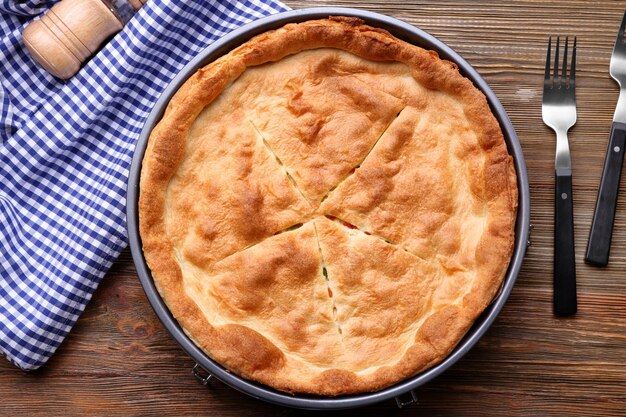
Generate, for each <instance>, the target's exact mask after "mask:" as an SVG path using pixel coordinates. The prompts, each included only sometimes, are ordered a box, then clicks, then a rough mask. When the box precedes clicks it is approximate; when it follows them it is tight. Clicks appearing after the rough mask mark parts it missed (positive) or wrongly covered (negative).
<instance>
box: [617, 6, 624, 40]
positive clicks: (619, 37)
mask: <svg viewBox="0 0 626 417" xmlns="http://www.w3.org/2000/svg"><path fill="white" fill-rule="evenodd" d="M624 29H626V11H625V12H624V17H623V18H622V24H621V25H620V27H619V32H617V42H616V43H617V44H620V43H622V42H624Z"/></svg>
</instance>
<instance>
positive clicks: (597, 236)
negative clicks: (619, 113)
mask: <svg viewBox="0 0 626 417" xmlns="http://www.w3.org/2000/svg"><path fill="white" fill-rule="evenodd" d="M625 146H626V123H620V122H613V125H612V126H611V136H610V138H609V147H608V149H607V151H606V157H605V158H604V169H603V170H602V179H601V180H600V189H599V190H598V198H597V200H596V208H595V211H594V213H593V222H592V223H591V231H590V232H589V242H588V243H587V253H586V254H585V261H586V262H588V263H590V264H593V265H596V266H606V265H607V264H608V263H609V251H610V249H611V237H612V235H613V222H614V221H615V210H616V208H617V192H618V191H619V180H620V177H621V175H622V164H623V162H624V147H625Z"/></svg>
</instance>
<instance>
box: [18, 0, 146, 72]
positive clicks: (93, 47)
mask: <svg viewBox="0 0 626 417" xmlns="http://www.w3.org/2000/svg"><path fill="white" fill-rule="evenodd" d="M145 1H146V0H130V1H129V2H130V4H131V5H132V6H133V8H134V9H135V10H137V9H139V8H140V7H141V6H142V5H143V3H145ZM123 27H124V21H123V20H122V18H121V17H120V15H119V14H118V13H117V11H116V10H115V9H114V8H113V7H112V6H111V5H110V4H109V3H108V2H105V1H104V0H61V1H60V2H59V3H57V4H55V5H54V6H52V8H51V9H50V10H48V12H47V13H46V14H45V15H43V16H42V17H41V19H39V20H36V21H34V22H33V23H31V24H30V25H28V26H27V27H26V29H24V32H23V33H22V39H23V40H24V44H25V45H26V48H28V51H29V52H30V54H31V56H32V57H33V59H34V60H35V61H37V62H38V63H39V64H40V65H41V66H42V67H43V68H44V69H46V71H48V72H49V73H50V74H52V75H54V76H55V77H58V78H62V79H64V80H66V79H68V78H70V77H71V76H73V75H74V74H76V72H78V70H79V69H80V66H81V65H82V64H83V62H85V61H86V60H87V59H88V58H89V57H90V56H91V55H92V54H93V53H94V52H96V51H97V50H98V48H99V47H100V45H101V44H102V42H104V41H105V40H106V39H107V38H108V37H109V36H111V35H113V34H114V33H117V32H119V31H120V30H122V28H123Z"/></svg>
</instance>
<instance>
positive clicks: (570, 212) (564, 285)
mask: <svg viewBox="0 0 626 417" xmlns="http://www.w3.org/2000/svg"><path fill="white" fill-rule="evenodd" d="M554 185H555V187H554V190H555V195H554V295H553V300H554V314H556V315H559V316H567V315H571V314H575V313H576V310H577V307H576V258H575V256H574V204H573V199H572V197H573V196H572V174H571V172H570V173H567V174H562V173H559V172H557V173H556V178H555V184H554Z"/></svg>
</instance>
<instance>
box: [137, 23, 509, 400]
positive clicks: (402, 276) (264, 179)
mask: <svg viewBox="0 0 626 417" xmlns="http://www.w3.org/2000/svg"><path fill="white" fill-rule="evenodd" d="M516 210H517V185H516V175H515V170H514V167H513V162H512V158H511V156H510V155H509V154H508V152H507V148H506V145H505V142H504V139H503V136H502V132H501V130H500V127H499V125H498V123H497V121H496V119H495V117H494V116H493V114H492V113H491V111H490V108H489V105H488V104H487V101H486V99H485V97H484V95H483V94H482V93H481V92H480V91H479V90H478V89H477V88H475V87H474V86H473V84H472V83H471V82H470V81H469V80H468V79H466V78H464V77H463V76H461V75H460V74H459V72H458V70H457V67H456V65H455V64H453V63H451V62H448V61H445V60H442V59H440V58H439V57H438V55H437V54H436V53H435V52H432V51H427V50H424V49H421V48H419V47H417V46H413V45H410V44H408V43H406V42H403V41H401V40H399V39H397V38H395V37H393V36H392V35H390V34H389V33H388V32H386V31H384V30H381V29H376V28H373V27H370V26H367V25H365V24H364V23H363V21H361V20H359V19H357V18H348V17H334V18H329V19H323V20H315V21H307V22H304V23H298V24H288V25H286V26H284V27H282V28H280V29H277V30H274V31H270V32H266V33H263V34H261V35H258V36H256V37H254V38H253V39H251V40H250V41H248V42H246V43H245V44H243V45H242V46H240V47H238V48H237V49H234V50H233V51H231V52H230V53H228V54H226V55H224V56H223V57H221V58H219V59H217V60H216V61H214V62H213V63H211V64H209V65H207V66H206V67H204V68H202V69H200V70H198V71H197V72H196V73H195V74H194V75H193V76H192V77H191V78H189V79H188V80H187V81H186V82H185V83H184V85H183V86H182V87H181V88H180V90H179V91H178V92H177V93H176V94H175V95H174V97H173V98H172V100H171V101H170V103H169V105H168V107H167V109H166V111H165V113H164V116H163V118H162V120H161V121H160V122H159V123H158V125H157V126H156V127H155V128H154V130H153V132H152V134H151V136H150V139H149V142H148V147H147V150H146V153H145V156H144V159H143V165H142V172H141V182H140V197H139V219H140V233H141V238H142V242H143V249H144V254H145V258H146V261H147V263H148V265H149V267H150V269H151V271H152V275H153V278H154V282H155V284H156V286H157V288H158V290H159V292H160V293H161V295H162V297H163V299H164V300H165V303H166V304H167V306H168V307H169V309H170V310H171V312H172V314H173V315H174V317H175V318H176V319H177V320H178V322H179V323H180V325H181V326H182V328H183V329H184V330H185V332H186V334H187V335H188V336H189V337H190V338H191V339H192V340H193V341H194V342H195V343H196V344H197V345H198V346H200V347H201V348H202V349H203V350H204V351H205V352H206V353H207V354H208V355H209V356H210V357H211V358H213V359H214V360H216V361H217V362H219V363H221V364H222V365H223V366H225V367H226V368H227V369H229V370H230V371H232V372H234V373H236V374H238V375H240V376H242V377H244V378H248V379H251V380H255V381H259V382H261V383H263V384H266V385H269V386H271V387H274V388H276V389H279V390H283V391H288V392H299V393H310V394H319V395H331V396H334V395H341V394H348V393H358V392H365V391H375V390H379V389H381V388H384V387H386V386H388V385H391V384H393V383H396V382H398V381H400V380H402V379H405V378H407V377H410V376H412V375H415V374H416V373H418V372H420V371H423V370H425V369H427V368H429V367H431V366H433V365H435V364H437V363H438V362H440V361H442V360H443V359H444V358H445V357H446V356H447V355H448V354H449V353H450V351H451V350H452V349H453V348H454V346H455V345H456V344H457V343H458V342H459V340H460V339H461V338H462V337H463V335H464V334H465V333H466V331H467V330H468V329H469V328H470V326H471V325H472V323H473V322H474V320H475V319H476V318H477V317H478V315H479V314H480V313H481V312H482V311H483V310H484V309H485V307H486V306H487V305H488V304H489V303H490V302H491V300H492V299H493V297H494V295H495V294H496V292H497V290H498V288H499V287H500V285H501V283H502V281H503V278H504V275H505V273H506V270H507V267H508V263H509V260H510V257H511V254H512V250H513V245H514V225H515V218H516Z"/></svg>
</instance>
